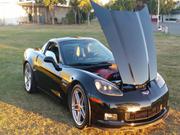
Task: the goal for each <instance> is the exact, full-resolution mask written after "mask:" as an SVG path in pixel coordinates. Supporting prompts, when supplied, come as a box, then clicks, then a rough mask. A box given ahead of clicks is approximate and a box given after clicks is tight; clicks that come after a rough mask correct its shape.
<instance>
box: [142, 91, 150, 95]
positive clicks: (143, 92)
mask: <svg viewBox="0 0 180 135" xmlns="http://www.w3.org/2000/svg"><path fill="white" fill-rule="evenodd" d="M149 93H150V92H149V90H146V91H142V94H143V95H149Z"/></svg>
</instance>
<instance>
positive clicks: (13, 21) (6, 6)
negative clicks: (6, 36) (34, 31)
mask: <svg viewBox="0 0 180 135" xmlns="http://www.w3.org/2000/svg"><path fill="white" fill-rule="evenodd" d="M17 1H18V0H0V25H17V24H19V21H20V18H21V17H25V16H26V12H25V11H24V9H23V8H22V7H21V6H19V5H17Z"/></svg>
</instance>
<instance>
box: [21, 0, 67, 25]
mask: <svg viewBox="0 0 180 135" xmlns="http://www.w3.org/2000/svg"><path fill="white" fill-rule="evenodd" d="M18 5H20V6H21V7H22V8H23V9H24V10H25V11H26V17H23V18H21V21H20V23H38V24H49V23H51V22H54V23H55V24H60V23H62V22H63V18H64V17H65V16H66V14H67V13H68V12H69V10H70V7H69V6H68V5H67V4H64V5H61V4H58V5H57V6H55V7H54V10H52V11H50V10H49V9H48V7H45V6H44V5H43V4H41V3H35V1H34V0H19V2H18Z"/></svg>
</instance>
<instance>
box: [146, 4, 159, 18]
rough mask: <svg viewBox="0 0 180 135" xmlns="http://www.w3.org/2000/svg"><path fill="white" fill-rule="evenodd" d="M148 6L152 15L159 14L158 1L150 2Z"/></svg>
mask: <svg viewBox="0 0 180 135" xmlns="http://www.w3.org/2000/svg"><path fill="white" fill-rule="evenodd" d="M147 5H148V9H149V12H150V14H153V15H155V14H157V8H158V7H157V0H149V1H148V2H147Z"/></svg>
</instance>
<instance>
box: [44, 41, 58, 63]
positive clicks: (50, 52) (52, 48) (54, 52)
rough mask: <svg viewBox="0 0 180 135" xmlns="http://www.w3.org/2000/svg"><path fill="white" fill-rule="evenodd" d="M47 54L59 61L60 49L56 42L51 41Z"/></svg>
mask: <svg viewBox="0 0 180 135" xmlns="http://www.w3.org/2000/svg"><path fill="white" fill-rule="evenodd" d="M45 55H46V56H50V57H52V58H53V59H54V60H55V62H56V63H59V50H58V46H57V44H56V43H54V42H49V45H48V47H47V49H46V51H45Z"/></svg>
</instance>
